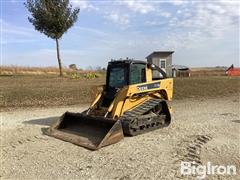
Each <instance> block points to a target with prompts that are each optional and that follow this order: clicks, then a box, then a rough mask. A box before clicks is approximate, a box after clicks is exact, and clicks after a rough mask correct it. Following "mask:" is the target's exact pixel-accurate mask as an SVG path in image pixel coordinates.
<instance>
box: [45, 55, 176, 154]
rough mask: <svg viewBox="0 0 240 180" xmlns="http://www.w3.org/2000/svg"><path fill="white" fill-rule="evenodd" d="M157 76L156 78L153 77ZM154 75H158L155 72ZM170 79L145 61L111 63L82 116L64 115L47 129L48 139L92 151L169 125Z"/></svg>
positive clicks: (171, 89) (171, 83)
mask: <svg viewBox="0 0 240 180" xmlns="http://www.w3.org/2000/svg"><path fill="white" fill-rule="evenodd" d="M153 72H155V73H154V74H158V75H159V76H158V77H157V78H153V75H152V74H153ZM156 72H157V73H156ZM172 96H173V79H172V78H167V77H166V73H165V72H164V71H163V70H162V69H161V68H159V67H158V66H156V65H153V64H149V63H147V62H145V61H136V60H118V61H110V62H109V63H108V68H107V78H106V85H104V87H103V91H102V92H101V93H99V94H98V95H97V96H96V98H95V100H94V101H93V102H92V104H91V105H90V107H89V109H88V110H86V111H84V112H82V113H71V112H66V113H64V114H63V115H62V117H61V118H60V119H59V120H58V121H57V122H56V123H55V124H53V125H52V126H51V127H50V128H49V129H48V132H47V133H48V134H49V135H50V136H53V137H56V138H58V139H61V140H64V141H68V142H71V143H74V144H76V145H79V146H83V147H85V148H88V149H91V150H97V149H99V148H101V147H104V146H107V145H110V144H113V143H117V142H118V141H120V140H121V139H123V138H124V135H128V136H135V135H138V134H142V133H145V132H148V131H152V130H154V129H158V128H162V127H166V126H168V125H169V124H170V122H171V107H170V106H168V104H167V102H168V101H171V100H172Z"/></svg>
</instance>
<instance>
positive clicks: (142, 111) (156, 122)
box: [120, 99, 166, 136]
mask: <svg viewBox="0 0 240 180" xmlns="http://www.w3.org/2000/svg"><path fill="white" fill-rule="evenodd" d="M162 101H163V100H162V99H150V100H147V101H145V102H144V103H142V104H141V105H139V106H137V107H135V108H134V109H132V110H130V111H127V112H125V113H124V114H123V116H122V117H121V118H120V120H121V122H122V127H123V132H124V134H126V135H130V136H135V135H138V134H143V133H145V132H148V131H152V130H154V129H159V128H162V127H165V126H166V124H163V123H162V122H163V121H164V119H163V118H166V116H164V115H161V116H158V118H155V119H153V120H149V118H148V119H147V118H146V120H144V117H145V115H146V114H148V112H150V111H151V110H152V109H153V108H154V107H156V106H157V105H159V104H160V103H161V102H162ZM146 116H147V115H146ZM140 119H141V122H144V123H145V124H144V125H143V126H139V127H138V128H136V126H137V125H138V123H139V122H138V121H139V120H140Z"/></svg>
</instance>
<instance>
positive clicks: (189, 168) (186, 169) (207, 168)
mask: <svg viewBox="0 0 240 180" xmlns="http://www.w3.org/2000/svg"><path fill="white" fill-rule="evenodd" d="M181 174H182V175H185V176H186V175H194V176H196V177H197V178H198V179H204V178H205V177H206V176H207V175H224V176H227V175H236V174H237V169H236V166H235V165H227V166H226V165H212V164H211V162H207V165H199V164H197V163H196V162H194V161H193V162H184V161H182V162H181Z"/></svg>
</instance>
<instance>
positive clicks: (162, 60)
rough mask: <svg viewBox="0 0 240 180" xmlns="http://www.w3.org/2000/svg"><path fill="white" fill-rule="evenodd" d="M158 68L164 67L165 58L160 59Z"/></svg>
mask: <svg viewBox="0 0 240 180" xmlns="http://www.w3.org/2000/svg"><path fill="white" fill-rule="evenodd" d="M160 68H162V69H166V59H160Z"/></svg>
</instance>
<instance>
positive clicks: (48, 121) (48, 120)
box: [23, 116, 59, 126]
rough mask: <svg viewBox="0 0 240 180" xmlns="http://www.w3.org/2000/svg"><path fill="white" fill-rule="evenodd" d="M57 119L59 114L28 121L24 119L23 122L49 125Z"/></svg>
mask: <svg viewBox="0 0 240 180" xmlns="http://www.w3.org/2000/svg"><path fill="white" fill-rule="evenodd" d="M58 119H59V116H54V117H48V118H41V119H32V120H29V121H24V122H23V124H36V125H44V126H51V125H52V124H53V123H54V122H56V121H57V120H58Z"/></svg>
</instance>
